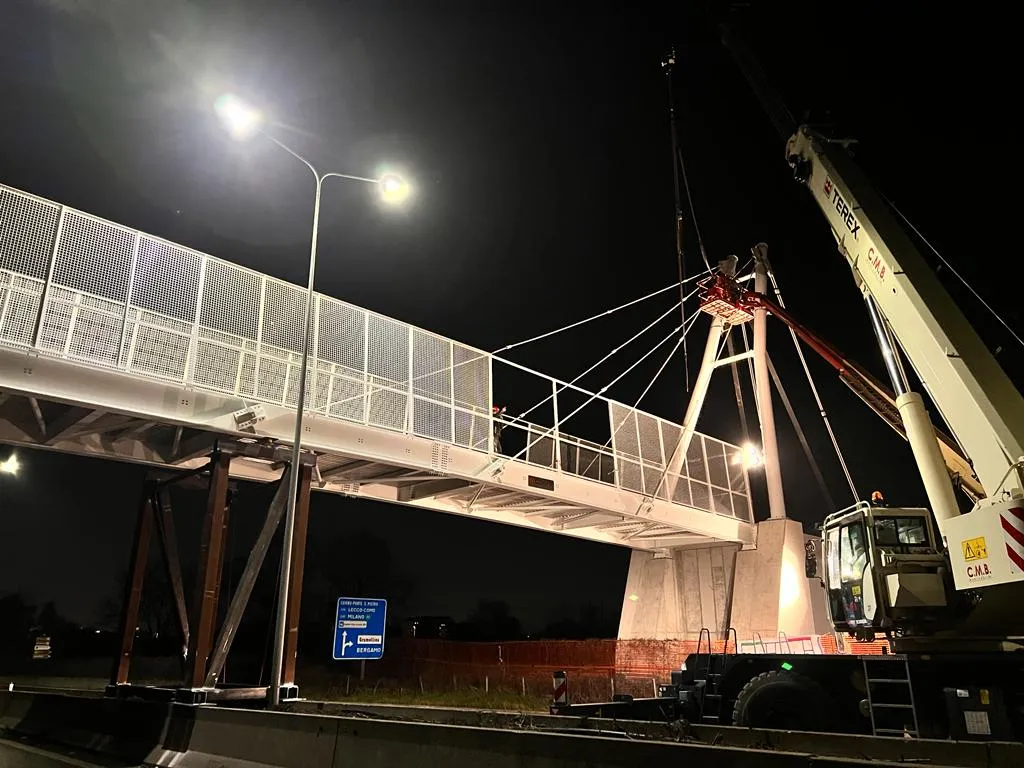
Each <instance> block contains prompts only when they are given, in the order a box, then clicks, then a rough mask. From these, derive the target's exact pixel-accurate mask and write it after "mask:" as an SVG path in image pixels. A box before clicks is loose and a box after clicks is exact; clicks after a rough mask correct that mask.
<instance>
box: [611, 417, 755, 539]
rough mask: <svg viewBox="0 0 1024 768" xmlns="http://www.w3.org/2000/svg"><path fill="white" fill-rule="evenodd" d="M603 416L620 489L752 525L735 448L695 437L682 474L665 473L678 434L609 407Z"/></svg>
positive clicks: (654, 420)
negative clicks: (609, 426)
mask: <svg viewBox="0 0 1024 768" xmlns="http://www.w3.org/2000/svg"><path fill="white" fill-rule="evenodd" d="M608 412H609V421H610V423H611V430H612V446H613V455H614V457H615V471H616V474H617V476H618V481H619V484H620V485H621V486H622V487H623V488H628V489H629V490H631V491H636V492H637V493H642V494H644V495H646V496H652V497H656V498H659V499H665V500H669V499H670V498H671V500H672V501H675V502H676V503H679V504H687V505H689V506H693V507H696V508H698V509H704V510H707V511H709V512H715V513H717V514H721V515H728V516H730V517H736V518H739V519H740V520H745V521H748V522H750V521H751V514H750V491H749V486H748V483H747V473H746V470H745V469H744V468H743V464H742V461H741V459H742V456H741V453H740V449H739V448H738V447H737V446H734V445H730V444H729V443H726V442H723V441H721V440H716V439H715V438H713V437H708V436H707V435H702V434H701V433H699V432H694V433H693V436H692V437H691V438H690V443H689V445H688V446H687V448H686V458H685V460H684V461H683V462H682V471H681V472H678V473H676V472H667V471H666V470H665V467H666V465H669V464H671V463H672V458H673V455H674V454H675V452H676V451H677V450H679V449H680V447H681V446H680V445H679V441H680V439H681V437H682V434H683V431H682V428H681V427H680V426H679V425H678V424H672V423H671V422H668V421H665V420H664V419H659V418H657V417H656V416H652V415H651V414H649V413H644V412H642V411H637V410H636V409H635V408H630V407H628V406H626V405H622V404H621V403H616V402H614V401H610V402H609V408H608ZM670 494H671V497H670Z"/></svg>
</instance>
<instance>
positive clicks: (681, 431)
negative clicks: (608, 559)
mask: <svg viewBox="0 0 1024 768" xmlns="http://www.w3.org/2000/svg"><path fill="white" fill-rule="evenodd" d="M696 316H699V315H695V317H696ZM729 330H730V328H729V327H728V326H726V329H725V332H724V333H723V334H722V340H721V341H720V342H719V343H718V351H717V352H716V353H715V360H716V361H717V360H718V359H719V358H720V357H721V356H722V350H723V349H725V341H726V338H727V337H728V336H729ZM698 415H699V414H698ZM685 434H686V429H685V425H683V424H680V425H679V437H678V438H677V439H676V444H675V447H673V448H672V453H670V454H668V455H667V456H666V457H665V466H664V467H662V468H661V475H660V476H659V477H658V484H657V485H656V486H655V487H654V493H649V494H644V500H643V501H641V502H640V504H639V505H638V506H637V508H636V516H639V515H640V513H641V512H642V511H643V508H644V505H645V504H648V503H650V502H651V501H653V500H654V499H655V498H656V497H657V495H658V494H659V493H660V492H661V486H662V484H663V483H664V482H665V478H666V477H668V470H669V467H671V466H672V463H673V460H674V459H675V457H676V454H677V453H678V452H679V449H680V448H681V447H682V444H683V436H684V435H685ZM636 458H637V459H639V461H640V463H641V466H643V458H642V457H641V456H637V457H636ZM685 466H686V458H685V457H684V458H683V467H684V468H685ZM666 501H670V502H671V501H672V499H666ZM625 538H626V539H628V538H630V536H626V537H625Z"/></svg>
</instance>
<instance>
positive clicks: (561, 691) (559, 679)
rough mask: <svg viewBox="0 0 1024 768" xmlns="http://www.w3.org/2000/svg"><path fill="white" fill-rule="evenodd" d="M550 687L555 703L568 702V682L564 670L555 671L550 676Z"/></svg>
mask: <svg viewBox="0 0 1024 768" xmlns="http://www.w3.org/2000/svg"><path fill="white" fill-rule="evenodd" d="M551 687H552V688H553V689H554V692H553V695H552V697H551V698H552V700H553V701H554V703H555V704H568V703H569V684H568V682H567V680H566V677H565V672H555V673H554V674H553V675H552V676H551Z"/></svg>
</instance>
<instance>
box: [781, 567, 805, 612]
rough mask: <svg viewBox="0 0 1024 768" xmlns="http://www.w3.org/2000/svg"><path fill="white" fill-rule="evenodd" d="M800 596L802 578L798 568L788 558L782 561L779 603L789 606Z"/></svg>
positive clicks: (782, 605) (784, 606)
mask: <svg viewBox="0 0 1024 768" xmlns="http://www.w3.org/2000/svg"><path fill="white" fill-rule="evenodd" d="M799 598H800V580H799V578H798V577H797V573H796V568H794V567H793V564H792V563H791V562H789V560H788V558H786V559H785V560H784V561H783V563H782V576H781V578H780V579H779V604H780V606H781V607H783V608H789V607H790V606H791V605H793V604H794V603H796V601H797V600H798V599H799Z"/></svg>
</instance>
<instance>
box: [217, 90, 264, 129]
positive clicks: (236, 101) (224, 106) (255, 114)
mask: <svg viewBox="0 0 1024 768" xmlns="http://www.w3.org/2000/svg"><path fill="white" fill-rule="evenodd" d="M213 108H214V111H215V112H216V113H217V116H218V117H219V118H220V119H221V122H223V123H224V127H225V128H227V130H228V133H230V134H231V135H232V136H233V137H234V138H236V139H247V138H249V137H250V136H252V135H253V134H254V133H256V131H258V130H259V128H260V126H261V125H262V124H263V115H261V114H260V113H259V111H258V110H256V109H253V108H252V107H250V106H249V105H248V104H246V103H245V102H244V101H242V100H241V99H240V98H238V97H237V96H235V95H234V94H231V93H225V94H224V95H223V96H221V97H220V98H219V99H217V101H216V102H215V103H214V105H213Z"/></svg>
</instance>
